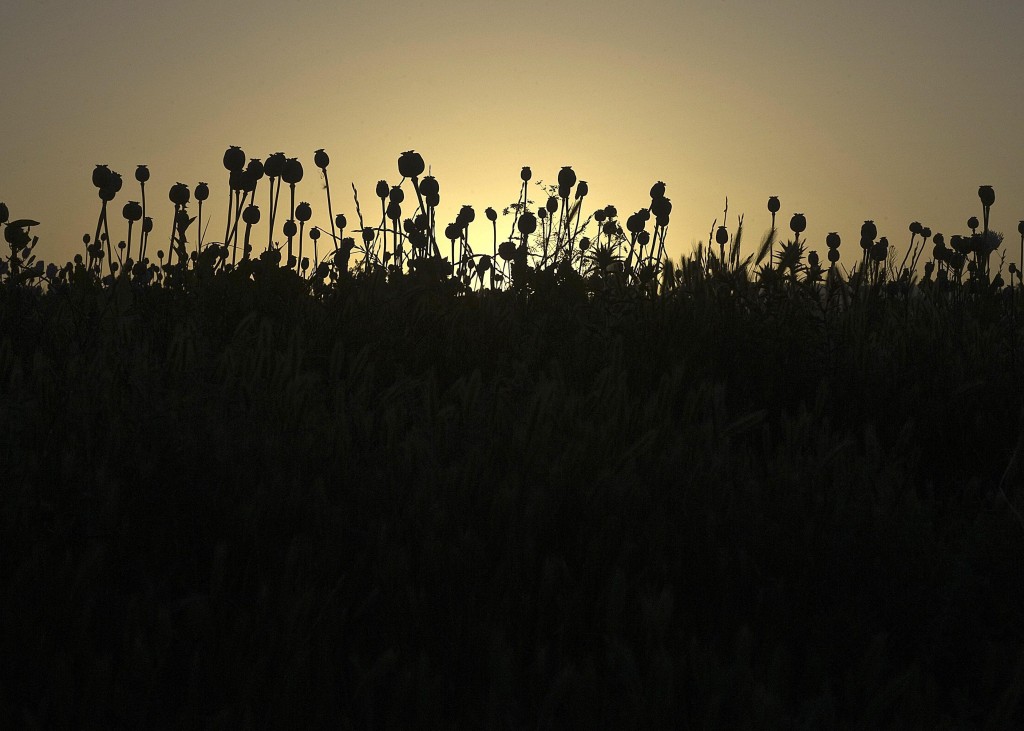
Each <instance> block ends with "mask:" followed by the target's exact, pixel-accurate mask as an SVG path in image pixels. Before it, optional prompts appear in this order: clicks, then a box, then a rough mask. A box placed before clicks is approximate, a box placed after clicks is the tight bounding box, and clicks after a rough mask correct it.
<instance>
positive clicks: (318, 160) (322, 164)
mask: <svg viewBox="0 0 1024 731" xmlns="http://www.w3.org/2000/svg"><path fill="white" fill-rule="evenodd" d="M313 164H314V165H316V166H317V167H318V168H320V169H321V170H326V169H327V166H328V165H330V164H331V158H330V156H329V155H328V154H327V153H326V152H324V151H323V149H322V148H321V149H319V150H317V151H316V152H314V153H313Z"/></svg>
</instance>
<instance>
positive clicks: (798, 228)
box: [789, 213, 807, 234]
mask: <svg viewBox="0 0 1024 731" xmlns="http://www.w3.org/2000/svg"><path fill="white" fill-rule="evenodd" d="M789 228H790V230H791V231H792V232H793V233H795V234H800V233H803V232H804V231H805V230H806V229H807V219H806V218H805V217H804V214H802V213H794V214H793V217H792V218H791V219H789Z"/></svg>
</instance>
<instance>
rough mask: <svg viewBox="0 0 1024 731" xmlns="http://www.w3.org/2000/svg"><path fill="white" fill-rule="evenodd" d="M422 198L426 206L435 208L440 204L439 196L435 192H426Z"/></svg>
mask: <svg viewBox="0 0 1024 731" xmlns="http://www.w3.org/2000/svg"><path fill="white" fill-rule="evenodd" d="M423 199H424V201H425V202H426V204H427V208H437V207H438V206H439V205H441V196H439V195H438V194H437V193H427V194H426V195H425V196H423Z"/></svg>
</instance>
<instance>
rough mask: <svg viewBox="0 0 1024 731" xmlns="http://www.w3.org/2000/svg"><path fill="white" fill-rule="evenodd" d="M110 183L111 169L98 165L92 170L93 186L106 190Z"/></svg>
mask: <svg viewBox="0 0 1024 731" xmlns="http://www.w3.org/2000/svg"><path fill="white" fill-rule="evenodd" d="M109 182H110V168H108V167H107V166H106V165H97V166H96V167H94V168H93V170H92V184H93V185H95V186H96V187H97V188H106V187H107V185H108V184H109Z"/></svg>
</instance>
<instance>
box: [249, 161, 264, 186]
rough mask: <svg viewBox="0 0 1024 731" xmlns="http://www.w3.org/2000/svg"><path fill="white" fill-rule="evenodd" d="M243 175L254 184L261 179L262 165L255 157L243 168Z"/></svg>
mask: <svg viewBox="0 0 1024 731" xmlns="http://www.w3.org/2000/svg"><path fill="white" fill-rule="evenodd" d="M245 174H246V175H248V176H249V177H250V178H252V180H253V182H254V183H255V182H256V181H258V180H260V179H261V178H262V177H263V163H262V162H261V161H260V160H257V159H256V158H255V157H254V158H252V159H251V160H249V164H248V165H246V166H245Z"/></svg>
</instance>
